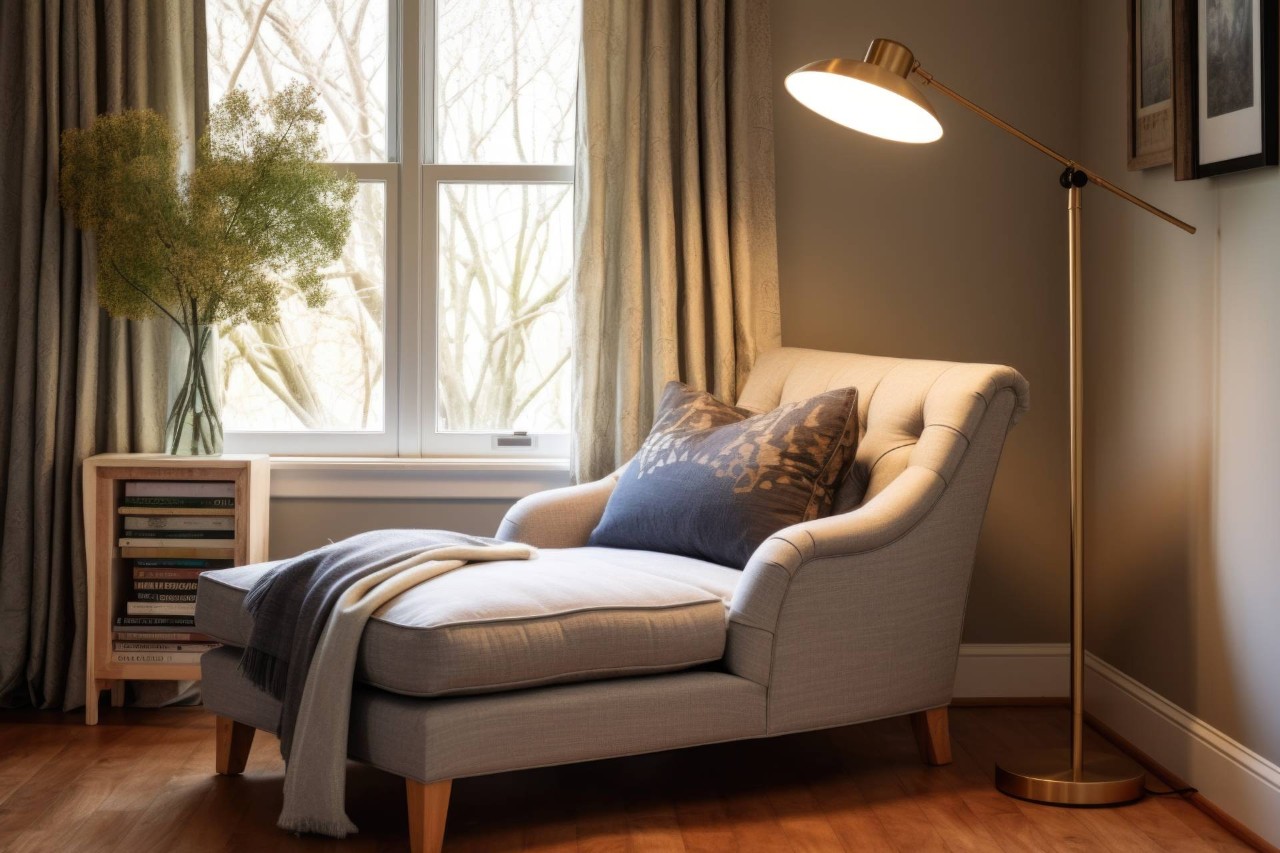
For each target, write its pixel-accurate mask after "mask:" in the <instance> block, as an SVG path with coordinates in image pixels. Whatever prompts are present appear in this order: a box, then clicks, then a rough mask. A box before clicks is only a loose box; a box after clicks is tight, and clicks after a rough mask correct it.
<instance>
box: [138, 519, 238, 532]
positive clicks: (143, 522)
mask: <svg viewBox="0 0 1280 853" xmlns="http://www.w3.org/2000/svg"><path fill="white" fill-rule="evenodd" d="M235 527H236V520H235V519H234V518H232V517H231V516H229V515H219V516H203V515H126V516H125V517H124V529H125V530H235Z"/></svg>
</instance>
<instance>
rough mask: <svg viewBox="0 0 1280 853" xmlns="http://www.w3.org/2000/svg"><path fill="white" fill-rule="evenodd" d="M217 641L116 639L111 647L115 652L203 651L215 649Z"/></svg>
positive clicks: (202, 652) (200, 652)
mask: <svg viewBox="0 0 1280 853" xmlns="http://www.w3.org/2000/svg"><path fill="white" fill-rule="evenodd" d="M217 647H218V644H217V643H139V642H131V641H126V640H117V641H116V642H115V643H113V644H112V646H111V648H112V649H114V650H115V651H117V652H196V653H198V654H204V653H205V652H207V651H209V650H211V649H216V648H217Z"/></svg>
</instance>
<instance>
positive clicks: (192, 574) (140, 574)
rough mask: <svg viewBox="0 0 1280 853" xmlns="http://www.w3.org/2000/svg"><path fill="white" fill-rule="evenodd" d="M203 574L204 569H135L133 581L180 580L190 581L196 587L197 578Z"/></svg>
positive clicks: (183, 581)
mask: <svg viewBox="0 0 1280 853" xmlns="http://www.w3.org/2000/svg"><path fill="white" fill-rule="evenodd" d="M202 574H204V569H134V570H133V582H134V584H135V585H137V583H138V582H139V581H178V582H180V583H189V584H191V588H192V589H195V586H196V580H197V579H198V578H199V577H200V575H202ZM143 588H144V589H146V587H143Z"/></svg>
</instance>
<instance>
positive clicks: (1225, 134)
mask: <svg viewBox="0 0 1280 853" xmlns="http://www.w3.org/2000/svg"><path fill="white" fill-rule="evenodd" d="M1246 6H1247V11H1248V14H1249V20H1250V21H1251V22H1255V23H1256V26H1253V25H1252V24H1251V26H1250V29H1251V30H1252V32H1251V33H1250V34H1249V37H1250V38H1252V39H1256V40H1257V42H1258V46H1257V47H1258V49H1257V51H1256V56H1255V55H1254V51H1253V44H1252V42H1250V43H1249V52H1248V54H1246V53H1245V51H1243V50H1242V49H1241V45H1240V43H1239V40H1238V39H1236V38H1235V35H1234V31H1233V33H1232V38H1233V40H1235V41H1237V44H1236V45H1235V46H1234V49H1232V47H1233V46H1231V45H1227V46H1226V47H1225V48H1223V47H1221V45H1222V43H1223V42H1225V40H1226V39H1225V37H1220V38H1214V37H1211V35H1210V34H1208V33H1207V32H1206V30H1207V27H1208V24H1207V21H1208V16H1209V15H1210V14H1216V15H1225V16H1226V17H1227V18H1231V16H1232V15H1235V14H1238V13H1239V12H1240V11H1241V10H1242V9H1244V8H1245V7H1246ZM1192 9H1193V10H1194V14H1195V20H1194V21H1193V22H1192V23H1193V25H1194V33H1195V37H1194V42H1193V44H1194V45H1195V68H1196V73H1195V86H1194V92H1193V93H1192V94H1193V97H1192V98H1191V100H1192V101H1193V102H1194V104H1195V120H1194V122H1193V125H1194V134H1195V158H1194V172H1195V177H1197V178H1204V177H1212V176H1215V175H1225V174H1229V173H1231V172H1239V171H1243V170H1245V169H1254V168H1257V167H1259V166H1275V165H1277V164H1278V163H1280V134H1278V133H1277V130H1278V127H1277V119H1278V118H1280V116H1278V115H1277V113H1278V109H1277V107H1278V106H1280V105H1278V104H1277V97H1278V96H1280V79H1278V75H1277V71H1278V70H1280V63H1278V62H1277V58H1278V54H1277V45H1278V41H1280V38H1278V37H1280V30H1278V27H1280V0H1195V2H1194V3H1193V4H1192ZM1219 26H1220V27H1221V25H1219ZM1222 28H1223V29H1225V27H1222ZM1215 45H1219V49H1220V51H1221V53H1220V54H1215V55H1213V56H1210V51H1213V50H1215ZM1246 55H1247V56H1248V62H1249V70H1250V72H1251V76H1248V77H1247V78H1246V77H1245V76H1244V75H1243V74H1241V71H1242V67H1241V65H1242V63H1243V62H1244V57H1245V56H1246ZM1232 65H1234V66H1236V67H1235V68H1231V67H1230V66H1232ZM1222 69H1227V70H1226V71H1223V70H1222ZM1211 75H1217V76H1218V77H1221V78H1223V79H1224V80H1226V81H1227V83H1221V82H1219V80H1218V79H1216V78H1215V77H1213V76H1211ZM1229 84H1235V85H1229ZM1254 88H1256V89H1257V91H1256V92H1254V91H1253V89H1254ZM1246 101H1248V102H1249V103H1248V106H1243V105H1244V104H1245V103H1246ZM1211 111H1212V114H1211ZM1255 111H1256V116H1254V115H1253V113H1254V112H1255ZM1242 113H1243V114H1245V115H1241V114H1242ZM1227 116H1233V118H1232V119H1231V120H1230V121H1228V120H1227V118H1226V117H1227ZM1246 117H1247V121H1246V120H1244V119H1245V118H1246ZM1254 134H1256V139H1257V143H1256V145H1255V144H1253V138H1254V137H1253V135H1254ZM1242 146H1243V147H1245V148H1246V150H1245V151H1244V153H1239V154H1234V155H1233V156H1227V157H1221V158H1219V159H1216V160H1206V159H1205V158H1206V157H1212V156H1214V155H1213V153H1212V152H1213V149H1214V148H1215V147H1217V148H1227V149H1230V150H1233V151H1236V150H1239V149H1240V148H1241V147H1242Z"/></svg>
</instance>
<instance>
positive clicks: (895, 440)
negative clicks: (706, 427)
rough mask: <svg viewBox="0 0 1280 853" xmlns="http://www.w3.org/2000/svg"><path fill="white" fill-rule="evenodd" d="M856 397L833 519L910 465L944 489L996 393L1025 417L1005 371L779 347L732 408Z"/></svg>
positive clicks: (1018, 390)
mask: <svg viewBox="0 0 1280 853" xmlns="http://www.w3.org/2000/svg"><path fill="white" fill-rule="evenodd" d="M851 385H852V386H854V387H856V388H857V389H858V453H857V456H856V458H855V460H854V464H853V467H852V469H851V470H850V472H849V478H848V479H847V480H846V481H845V482H844V484H842V485H841V487H840V489H839V490H838V491H837V493H836V502H835V507H834V511H835V512H837V513H841V512H847V511H849V510H851V509H855V508H857V507H859V506H861V505H862V504H863V503H865V502H866V501H868V500H870V499H871V498H873V497H875V496H876V495H877V494H879V493H880V492H881V491H883V490H884V488H885V486H887V485H889V483H891V482H893V480H894V479H895V478H896V477H897V476H898V475H899V474H901V473H902V472H903V471H905V470H906V469H907V468H908V467H910V466H913V465H920V466H923V467H925V468H928V469H930V470H932V471H934V472H936V473H937V474H938V476H940V477H941V478H942V480H943V482H950V480H951V475H952V474H953V473H954V472H955V469H956V466H957V465H959V463H960V459H961V458H962V457H963V455H964V451H965V450H966V449H967V448H968V446H969V441H970V439H971V438H972V437H973V435H974V431H975V430H976V429H977V427H978V424H979V422H980V421H981V420H982V416H983V414H984V413H985V412H986V408H987V404H988V403H989V402H990V401H991V400H992V399H994V396H995V393H996V392H997V391H999V390H1000V389H1002V388H1008V389H1011V390H1012V391H1013V392H1014V393H1015V395H1016V397H1017V404H1016V407H1015V410H1014V414H1013V420H1014V423H1016V422H1017V420H1018V418H1019V417H1020V416H1021V415H1022V414H1023V413H1024V412H1026V411H1027V409H1028V406H1029V403H1030V398H1029V391H1028V388H1027V381H1026V380H1025V379H1024V378H1023V377H1022V375H1021V374H1020V373H1018V372H1017V371H1016V370H1014V369H1013V368H1010V367H1003V366H1000V365H991V364H960V363H955V362H949V361H922V360H916V359H906V358H884V357H880V356H872V355H856V354H853V353H838V352H825V351H821V350H809V349H797V348H794V347H783V348H781V349H776V350H772V351H770V352H767V353H765V354H763V355H761V356H760V358H759V359H757V360H756V363H755V366H754V367H753V369H752V371H751V375H750V376H749V377H748V379H747V384H746V387H745V388H743V390H742V396H741V397H740V398H739V399H738V405H739V406H741V407H742V408H745V409H749V410H751V411H753V412H767V411H769V410H771V409H774V408H777V407H778V406H780V405H784V404H786V403H792V402H795V401H796V400H803V399H805V398H807V397H812V396H813V395H815V394H821V393H822V392H823V391H828V390H830V389H832V388H845V387H848V386H851Z"/></svg>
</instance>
